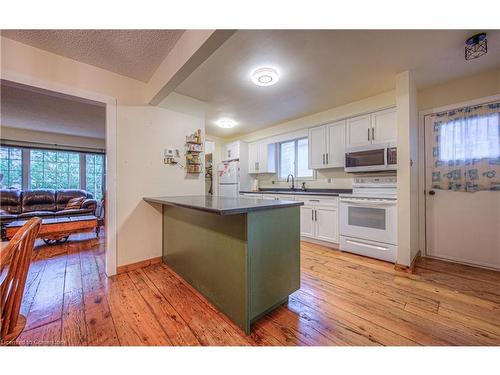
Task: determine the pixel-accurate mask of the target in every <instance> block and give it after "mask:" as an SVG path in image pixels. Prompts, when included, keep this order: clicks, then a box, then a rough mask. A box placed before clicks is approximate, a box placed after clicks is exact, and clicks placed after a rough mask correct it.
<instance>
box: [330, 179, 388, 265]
mask: <svg viewBox="0 0 500 375" xmlns="http://www.w3.org/2000/svg"><path fill="white" fill-rule="evenodd" d="M340 249H341V250H344V251H349V252H353V253H357V254H360V255H365V256H369V257H372V258H377V259H382V260H386V261H389V262H396V256H397V177H396V176H381V177H356V178H355V179H354V181H353V192H352V194H341V195H340Z"/></svg>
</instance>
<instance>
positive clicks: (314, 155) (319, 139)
mask: <svg viewBox="0 0 500 375" xmlns="http://www.w3.org/2000/svg"><path fill="white" fill-rule="evenodd" d="M325 138H326V137H325V127H324V126H318V127H316V128H312V129H309V168H310V169H321V168H326V164H325V155H326V139H325Z"/></svg>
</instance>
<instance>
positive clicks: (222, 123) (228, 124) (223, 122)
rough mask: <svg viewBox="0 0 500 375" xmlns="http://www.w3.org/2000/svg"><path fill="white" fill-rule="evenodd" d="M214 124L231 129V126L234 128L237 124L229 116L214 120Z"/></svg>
mask: <svg viewBox="0 0 500 375" xmlns="http://www.w3.org/2000/svg"><path fill="white" fill-rule="evenodd" d="M215 124H216V125H217V126H218V127H219V128H223V129H231V128H234V127H235V126H236V125H237V123H236V121H234V120H231V119H229V118H221V119H220V120H217V121H216V122H215Z"/></svg>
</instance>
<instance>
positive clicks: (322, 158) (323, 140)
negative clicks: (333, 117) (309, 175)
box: [309, 121, 345, 169]
mask: <svg viewBox="0 0 500 375" xmlns="http://www.w3.org/2000/svg"><path fill="white" fill-rule="evenodd" d="M344 157H345V121H337V122H334V123H331V124H326V125H322V126H317V127H315V128H311V129H309V168H311V169H322V168H335V167H343V166H344Z"/></svg>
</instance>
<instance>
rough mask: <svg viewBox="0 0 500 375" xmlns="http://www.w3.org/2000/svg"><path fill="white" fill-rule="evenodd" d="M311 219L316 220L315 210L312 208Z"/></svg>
mask: <svg viewBox="0 0 500 375" xmlns="http://www.w3.org/2000/svg"><path fill="white" fill-rule="evenodd" d="M311 220H312V221H314V210H311Z"/></svg>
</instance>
